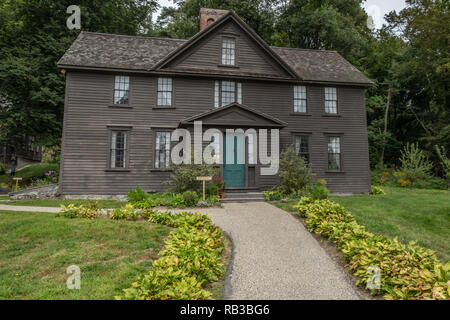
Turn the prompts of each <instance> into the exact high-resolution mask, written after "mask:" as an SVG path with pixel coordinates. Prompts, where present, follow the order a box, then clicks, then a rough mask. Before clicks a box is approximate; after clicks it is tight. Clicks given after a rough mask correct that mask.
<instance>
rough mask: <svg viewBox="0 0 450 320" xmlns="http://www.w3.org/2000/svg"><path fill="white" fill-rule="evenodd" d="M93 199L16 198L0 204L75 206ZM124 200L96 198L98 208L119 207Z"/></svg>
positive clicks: (85, 203)
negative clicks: (71, 204)
mask: <svg viewBox="0 0 450 320" xmlns="http://www.w3.org/2000/svg"><path fill="white" fill-rule="evenodd" d="M92 201H93V200H84V199H79V200H61V199H56V200H53V199H52V200H16V201H8V202H3V203H2V204H7V205H12V206H33V207H59V206H61V205H65V206H67V205H68V204H70V203H73V204H75V205H77V206H79V205H87V204H89V203H91V202H92ZM125 204H126V202H123V201H116V200H98V207H99V208H119V207H121V206H124V205H125Z"/></svg>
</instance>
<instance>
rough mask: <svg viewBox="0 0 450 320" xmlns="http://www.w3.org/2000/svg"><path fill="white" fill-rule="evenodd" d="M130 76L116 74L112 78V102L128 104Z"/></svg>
mask: <svg viewBox="0 0 450 320" xmlns="http://www.w3.org/2000/svg"><path fill="white" fill-rule="evenodd" d="M129 95H130V77H128V76H116V77H115V80H114V104H128V100H129V99H128V97H129Z"/></svg>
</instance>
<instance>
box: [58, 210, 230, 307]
mask: <svg viewBox="0 0 450 320" xmlns="http://www.w3.org/2000/svg"><path fill="white" fill-rule="evenodd" d="M61 207H62V211H61V213H60V215H61V216H64V217H67V218H89V219H95V218H98V217H100V216H103V217H109V218H110V219H113V220H121V219H127V220H136V219H138V217H141V218H142V219H148V220H149V221H150V222H153V223H158V224H164V225H167V226H169V227H174V228H175V229H174V230H173V231H172V232H171V233H170V234H169V236H168V237H167V238H166V240H165V246H164V249H163V250H162V251H160V252H159V256H160V258H159V259H158V260H155V261H154V262H153V267H152V269H151V270H150V271H149V272H148V273H147V274H145V275H143V276H141V277H139V278H138V279H137V280H136V281H135V282H134V283H132V285H131V287H130V288H128V289H125V290H124V294H123V295H122V296H117V297H115V298H116V299H118V300H120V299H128V300H178V299H179V300H208V299H212V293H211V292H209V291H207V290H206V289H205V287H206V285H208V284H210V283H212V282H214V281H217V280H219V278H221V277H222V276H223V274H224V272H225V266H224V264H223V263H222V255H223V253H224V249H225V243H224V235H223V232H222V231H221V230H220V229H219V228H217V227H216V226H214V225H213V224H212V223H211V219H210V218H209V216H207V215H203V214H200V213H189V212H181V213H178V214H172V213H170V212H159V211H153V210H143V209H136V208H134V207H133V206H132V205H131V204H127V205H126V206H124V207H122V208H118V209H115V210H114V211H112V212H110V213H109V214H108V215H105V214H101V213H100V211H99V210H98V209H97V208H96V204H92V205H90V206H88V207H84V206H79V207H76V206H74V205H69V206H67V207H66V206H61Z"/></svg>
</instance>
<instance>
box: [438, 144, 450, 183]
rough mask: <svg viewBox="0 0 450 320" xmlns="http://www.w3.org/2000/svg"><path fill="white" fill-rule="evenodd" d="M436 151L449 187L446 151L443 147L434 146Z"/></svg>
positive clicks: (449, 162)
mask: <svg viewBox="0 0 450 320" xmlns="http://www.w3.org/2000/svg"><path fill="white" fill-rule="evenodd" d="M436 152H437V154H438V157H439V160H441V166H442V170H443V171H444V175H445V177H446V178H447V183H448V186H449V187H450V158H448V157H447V151H446V150H445V147H440V146H436Z"/></svg>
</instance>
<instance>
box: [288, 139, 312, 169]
mask: <svg viewBox="0 0 450 320" xmlns="http://www.w3.org/2000/svg"><path fill="white" fill-rule="evenodd" d="M291 135H292V146H293V147H294V150H295V152H296V153H297V137H303V138H304V139H306V143H307V149H306V150H304V151H303V152H302V151H300V152H298V153H297V154H298V155H299V156H302V157H304V158H305V160H306V161H307V162H308V163H311V140H312V139H311V133H310V132H291Z"/></svg>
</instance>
